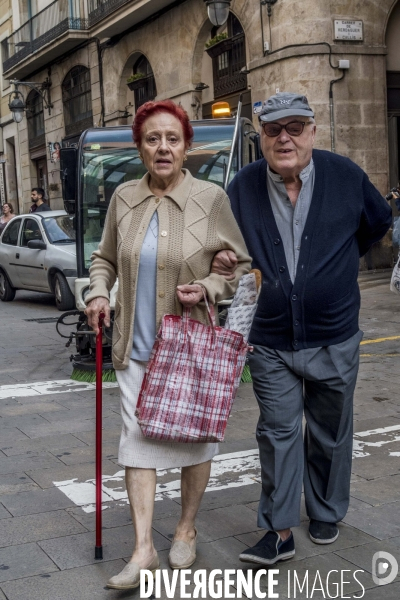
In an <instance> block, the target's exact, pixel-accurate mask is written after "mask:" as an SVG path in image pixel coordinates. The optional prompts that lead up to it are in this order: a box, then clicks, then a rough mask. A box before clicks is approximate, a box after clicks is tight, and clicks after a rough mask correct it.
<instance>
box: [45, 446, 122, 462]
mask: <svg viewBox="0 0 400 600" xmlns="http://www.w3.org/2000/svg"><path fill="white" fill-rule="evenodd" d="M102 451H103V457H104V458H105V459H110V460H117V459H118V443H117V442H115V443H114V444H113V445H111V444H107V445H104V444H103V447H102ZM52 454H54V456H56V457H57V458H59V459H60V460H61V461H62V462H63V463H64V464H66V465H78V464H81V463H87V462H93V460H95V457H96V448H95V446H86V445H84V444H83V443H82V444H81V446H80V447H79V448H65V449H63V450H55V451H53V452H52Z"/></svg>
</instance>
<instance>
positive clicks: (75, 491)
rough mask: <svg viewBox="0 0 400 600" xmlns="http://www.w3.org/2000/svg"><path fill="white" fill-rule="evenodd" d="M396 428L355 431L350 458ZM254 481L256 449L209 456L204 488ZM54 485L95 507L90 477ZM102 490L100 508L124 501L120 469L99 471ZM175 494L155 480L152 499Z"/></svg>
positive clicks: (387, 438)
mask: <svg viewBox="0 0 400 600" xmlns="http://www.w3.org/2000/svg"><path fill="white" fill-rule="evenodd" d="M399 430H400V425H390V426H388V427H381V428H379V429H370V430H367V431H359V432H357V433H355V434H354V441H353V459H356V458H365V457H366V456H370V453H369V452H365V451H364V447H365V446H367V447H371V448H372V447H375V448H380V447H381V446H383V445H385V444H389V443H392V442H396V441H400V435H395V432H397V431H399ZM376 435H378V436H380V439H379V440H378V441H368V440H365V439H361V440H360V439H357V438H368V437H373V436H376ZM382 436H383V439H382ZM389 456H400V452H389ZM175 473H177V474H178V473H180V469H159V470H157V475H158V478H159V479H162V478H163V477H167V476H171V475H172V474H175ZM115 482H117V483H119V482H121V486H117V487H113V484H114V483H115ZM255 483H261V479H260V463H259V457H258V450H246V451H244V452H233V453H229V454H220V455H218V456H215V457H214V459H213V462H212V466H211V476H210V480H209V482H208V486H207V489H206V492H217V491H220V490H226V489H233V488H236V487H242V486H244V485H253V484H255ZM54 485H55V486H56V487H57V488H58V489H59V490H61V491H62V492H63V493H64V494H65V495H66V496H68V498H69V499H70V500H72V501H73V502H74V504H76V505H77V506H80V507H81V508H82V510H84V511H85V512H86V513H92V512H94V511H95V504H94V502H95V480H94V479H88V480H87V481H84V482H79V481H78V480H77V479H71V480H68V481H55V482H54ZM102 492H103V510H104V509H106V508H109V506H110V502H120V503H125V504H126V503H128V496H127V493H126V490H125V485H124V471H123V470H122V471H118V472H117V473H115V475H103V478H102ZM179 497H180V479H174V480H172V481H166V482H162V481H161V483H158V484H157V488H156V498H155V499H156V501H160V500H163V499H164V498H179Z"/></svg>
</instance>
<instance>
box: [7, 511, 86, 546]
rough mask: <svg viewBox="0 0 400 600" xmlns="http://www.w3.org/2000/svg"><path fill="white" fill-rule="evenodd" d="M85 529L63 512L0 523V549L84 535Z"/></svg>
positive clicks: (17, 518) (15, 518) (52, 512)
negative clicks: (67, 536) (49, 539)
mask: <svg viewBox="0 0 400 600" xmlns="http://www.w3.org/2000/svg"><path fill="white" fill-rule="evenodd" d="M85 532H86V528H85V527H84V526H83V525H81V524H80V523H78V522H77V521H76V519H74V518H73V517H72V516H71V515H69V514H68V513H67V512H66V511H63V510H53V511H51V512H48V513H40V514H35V515H29V516H23V517H12V518H8V519H3V520H2V521H0V547H6V546H13V545H16V544H24V543H28V542H36V541H38V540H46V539H48V538H58V537H61V536H65V535H73V534H76V533H85Z"/></svg>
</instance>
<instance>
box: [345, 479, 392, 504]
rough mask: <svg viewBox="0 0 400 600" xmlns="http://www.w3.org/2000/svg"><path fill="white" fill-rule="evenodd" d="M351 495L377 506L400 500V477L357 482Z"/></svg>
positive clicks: (352, 488) (352, 487)
mask: <svg viewBox="0 0 400 600" xmlns="http://www.w3.org/2000/svg"><path fill="white" fill-rule="evenodd" d="M351 495H352V496H354V498H358V499H359V500H362V501H363V502H367V503H368V504H372V505H373V506H377V505H380V504H387V503H389V502H398V501H399V500H400V475H391V476H389V477H379V479H374V480H372V481H357V482H356V483H354V484H353V485H352V486H351Z"/></svg>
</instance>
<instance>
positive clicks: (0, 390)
mask: <svg viewBox="0 0 400 600" xmlns="http://www.w3.org/2000/svg"><path fill="white" fill-rule="evenodd" d="M115 387H118V383H114V382H107V383H105V382H103V388H104V389H107V388H115ZM95 389H96V384H94V383H84V382H82V383H81V382H79V381H72V379H60V380H58V381H37V382H34V383H16V384H15V385H14V384H13V385H0V400H5V399H6V398H27V397H29V396H36V397H38V396H45V395H46V394H66V393H69V392H86V391H88V390H95Z"/></svg>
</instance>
